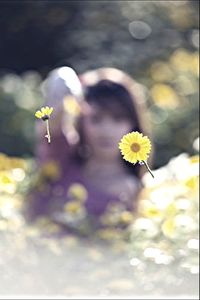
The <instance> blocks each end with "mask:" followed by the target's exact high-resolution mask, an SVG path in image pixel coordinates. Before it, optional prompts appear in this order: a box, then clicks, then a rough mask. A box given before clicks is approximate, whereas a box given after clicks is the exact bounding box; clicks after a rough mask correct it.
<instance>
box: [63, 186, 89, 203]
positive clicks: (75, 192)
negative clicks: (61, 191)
mask: <svg viewBox="0 0 200 300" xmlns="http://www.w3.org/2000/svg"><path fill="white" fill-rule="evenodd" d="M67 195H68V196H69V197H70V198H73V199H76V200H78V201H83V202H84V201H86V199H87V196H88V192H87V190H86V188H85V187H84V186H83V185H82V184H80V183H74V184H72V185H71V186H70V187H69V189H68V192H67Z"/></svg>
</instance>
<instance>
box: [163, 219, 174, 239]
mask: <svg viewBox="0 0 200 300" xmlns="http://www.w3.org/2000/svg"><path fill="white" fill-rule="evenodd" d="M161 228H162V232H163V234H164V235H165V236H166V237H169V238H173V237H174V233H175V229H176V224H175V221H174V219H167V220H166V221H165V222H164V223H163V224H162V227H161Z"/></svg>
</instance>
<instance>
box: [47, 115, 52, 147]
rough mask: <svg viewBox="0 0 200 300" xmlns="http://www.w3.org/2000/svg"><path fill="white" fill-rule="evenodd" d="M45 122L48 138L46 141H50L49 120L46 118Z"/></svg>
mask: <svg viewBox="0 0 200 300" xmlns="http://www.w3.org/2000/svg"><path fill="white" fill-rule="evenodd" d="M46 124H47V135H46V138H47V139H48V143H51V135H50V130H49V120H46Z"/></svg>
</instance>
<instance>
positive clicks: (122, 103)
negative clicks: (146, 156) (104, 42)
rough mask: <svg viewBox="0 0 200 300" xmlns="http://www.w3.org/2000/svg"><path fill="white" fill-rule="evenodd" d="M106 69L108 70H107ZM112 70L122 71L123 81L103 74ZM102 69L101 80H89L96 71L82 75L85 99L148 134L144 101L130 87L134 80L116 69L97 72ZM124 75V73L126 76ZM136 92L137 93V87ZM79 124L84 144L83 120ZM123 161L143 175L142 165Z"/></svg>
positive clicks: (135, 129)
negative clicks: (126, 120) (144, 118)
mask: <svg viewBox="0 0 200 300" xmlns="http://www.w3.org/2000/svg"><path fill="white" fill-rule="evenodd" d="M106 70H107V71H108V72H106ZM111 70H112V71H113V72H114V71H116V72H120V75H121V81H118V82H117V81H116V78H115V77H114V76H113V77H112V79H110V78H109V76H103V75H108V73H109V71H111ZM100 71H102V72H103V71H104V74H101V76H99V80H95V82H94V81H92V80H87V79H88V78H87V77H88V75H91V74H92V72H93V75H94V74H95V71H90V72H86V73H85V74H83V75H82V77H80V79H81V81H82V83H83V86H84V98H85V101H86V102H87V103H89V104H95V105H97V106H98V107H100V108H101V109H102V110H103V111H108V112H109V113H110V114H111V115H114V116H115V115H117V116H121V117H126V118H127V119H129V120H130V121H131V122H132V125H133V126H132V131H139V132H141V133H143V134H145V135H146V134H147V131H146V130H145V128H144V125H146V124H145V123H146V122H145V121H144V120H142V117H144V115H145V114H144V111H145V109H144V107H142V105H144V103H143V102H141V104H142V105H139V103H138V99H137V98H136V96H135V95H134V94H133V92H132V90H131V87H130V83H132V85H133V82H134V81H133V80H132V79H131V78H130V77H129V76H128V75H126V74H124V73H123V72H121V71H119V70H116V69H100V70H97V72H100ZM113 75H114V74H113ZM118 75H119V73H118ZM122 75H124V77H123V76H122ZM84 76H85V77H84ZM89 77H90V76H89ZM91 78H92V76H91V77H90V79H91ZM124 78H125V79H126V82H123V80H122V79H124ZM127 81H128V84H127ZM134 83H135V82H134ZM133 91H134V87H133ZM135 94H137V89H136V88H135ZM79 124H80V125H79V134H80V145H84V136H83V132H82V130H81V128H82V126H81V120H80V123H79ZM123 163H124V164H125V166H126V168H127V169H128V171H129V172H130V173H132V174H134V175H135V176H137V177H140V176H141V167H140V166H139V165H138V164H136V165H135V166H134V167H133V165H131V164H130V163H128V162H126V161H125V160H123Z"/></svg>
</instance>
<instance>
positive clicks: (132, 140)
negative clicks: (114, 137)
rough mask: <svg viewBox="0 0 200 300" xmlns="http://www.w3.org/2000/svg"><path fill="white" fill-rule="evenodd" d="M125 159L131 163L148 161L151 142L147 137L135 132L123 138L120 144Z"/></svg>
mask: <svg viewBox="0 0 200 300" xmlns="http://www.w3.org/2000/svg"><path fill="white" fill-rule="evenodd" d="M119 149H120V150H121V154H122V156H123V159H125V160H126V161H128V162H130V163H133V164H135V163H137V162H139V161H146V160H147V158H148V156H149V153H150V151H151V142H150V140H149V139H148V137H147V136H143V134H142V133H139V132H137V131H135V132H134V131H133V132H131V133H128V134H126V135H124V136H123V138H122V139H121V141H120V143H119Z"/></svg>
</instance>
